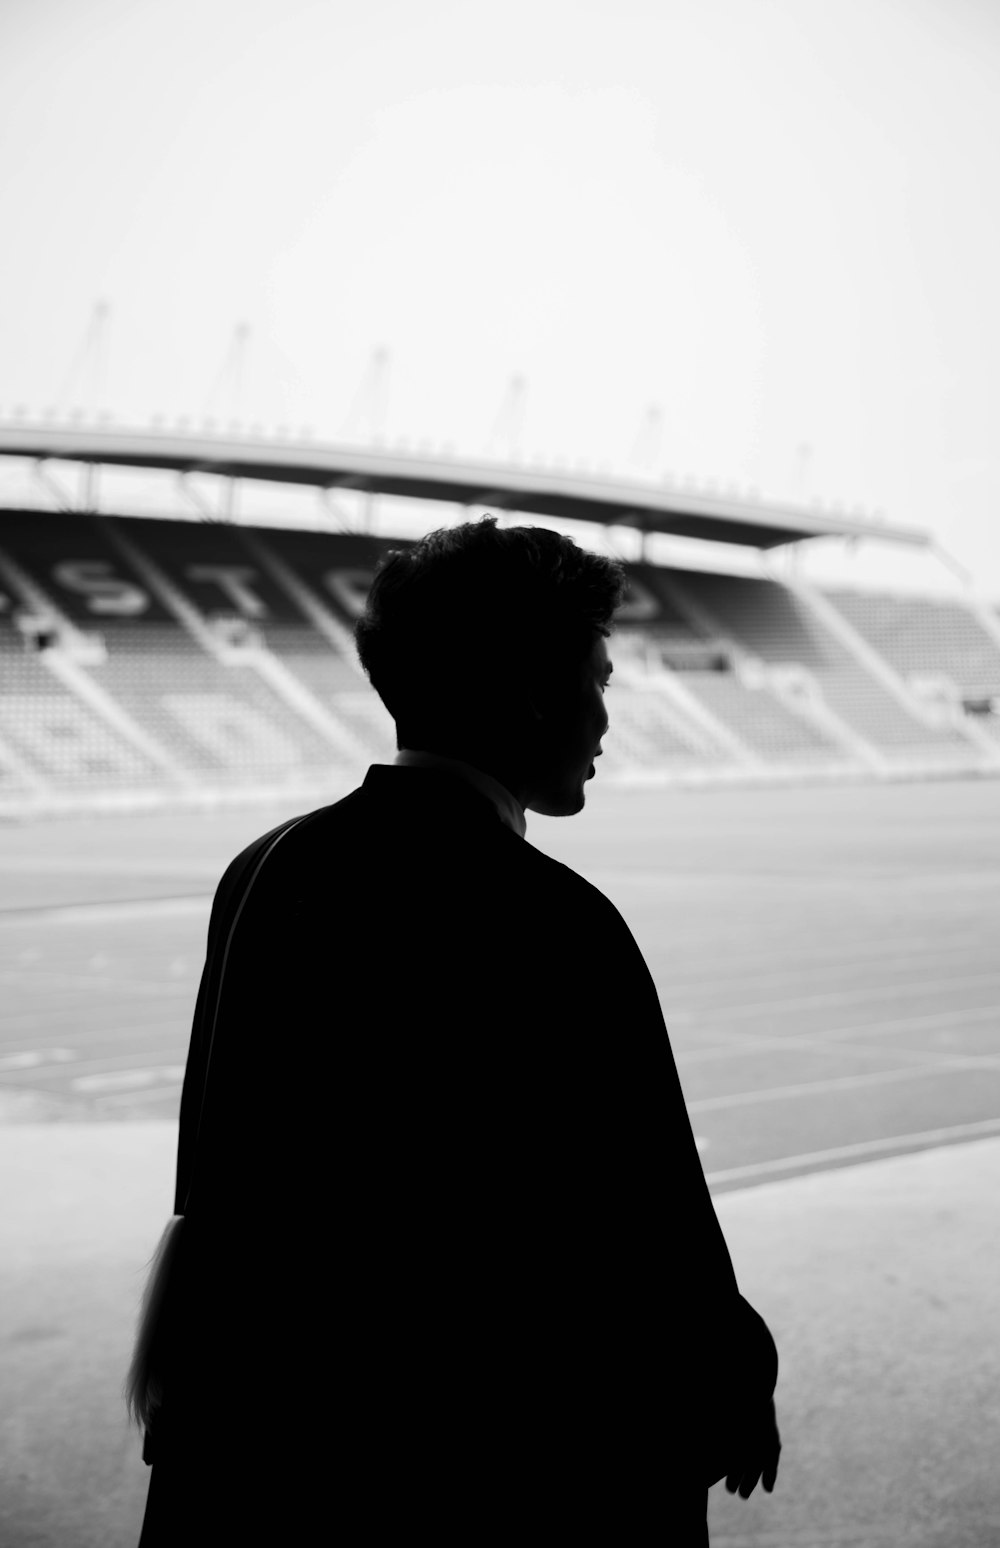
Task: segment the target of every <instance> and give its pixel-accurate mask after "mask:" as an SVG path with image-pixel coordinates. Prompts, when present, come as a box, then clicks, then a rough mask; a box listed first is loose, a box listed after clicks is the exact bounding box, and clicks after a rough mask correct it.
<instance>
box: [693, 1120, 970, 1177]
mask: <svg viewBox="0 0 1000 1548" xmlns="http://www.w3.org/2000/svg"><path fill="white" fill-rule="evenodd" d="M991 1134H1000V1118H984V1119H983V1120H982V1121H981V1122H978V1123H961V1124H957V1125H955V1126H954V1127H953V1128H950V1129H925V1130H924V1131H923V1132H922V1133H920V1134H897V1135H893V1136H890V1137H888V1138H886V1139H877V1140H862V1141H861V1143H860V1144H857V1145H838V1146H837V1147H836V1148H835V1149H833V1150H808V1151H804V1152H803V1153H802V1154H800V1155H797V1156H781V1157H780V1158H779V1159H778V1160H776V1161H755V1162H754V1163H753V1164H752V1165H751V1166H731V1167H727V1168H726V1169H725V1170H723V1171H720V1172H706V1173H705V1180H706V1182H707V1183H709V1184H710V1185H711V1184H712V1183H721V1182H737V1181H745V1180H746V1179H747V1178H749V1177H769V1176H774V1175H775V1174H776V1173H779V1172H789V1171H792V1170H793V1169H794V1168H796V1167H800V1166H808V1165H811V1164H812V1163H814V1162H817V1161H843V1160H846V1159H849V1158H853V1159H858V1160H861V1159H863V1158H864V1157H865V1156H873V1157H874V1156H878V1155H883V1154H884V1153H885V1152H886V1151H887V1150H896V1149H898V1148H899V1147H900V1146H902V1147H903V1148H904V1149H906V1148H908V1147H912V1146H914V1145H921V1146H933V1145H941V1144H944V1143H946V1142H947V1141H948V1140H953V1139H970V1140H971V1139H985V1138H987V1137H988V1136H990V1135H991Z"/></svg>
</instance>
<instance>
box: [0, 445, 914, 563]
mask: <svg viewBox="0 0 1000 1548" xmlns="http://www.w3.org/2000/svg"><path fill="white" fill-rule="evenodd" d="M0 456H4V457H26V458H31V459H32V460H39V459H43V460H44V459H46V458H54V459H59V460H63V461H68V462H84V463H97V464H103V465H106V466H111V467H129V468H159V469H164V470H167V471H171V470H172V471H175V472H178V473H213V474H218V475H220V476H222V477H225V478H239V479H257V480H263V481H265V482H273V483H281V484H303V485H313V486H315V487H317V488H325V489H358V490H363V491H367V492H370V493H372V494H384V495H394V496H397V497H399V498H404V499H410V500H439V501H443V502H447V503H452V504H458V505H465V506H473V505H475V506H492V507H495V508H496V509H498V510H511V511H519V512H524V513H525V514H534V515H539V516H549V517H552V518H554V519H556V520H560V519H561V520H566V521H584V522H595V523H598V524H600V525H601V526H615V527H621V526H628V527H634V528H636V529H637V530H639V531H640V532H662V533H669V534H672V535H674V536H678V537H688V538H698V539H700V540H701V541H703V542H710V543H737V544H742V545H744V546H746V547H750V548H759V549H767V548H777V547H778V546H779V545H781V544H782V543H797V542H801V541H802V540H803V539H805V538H815V537H854V538H872V537H876V538H880V539H882V541H884V542H898V543H903V544H909V545H913V546H917V547H927V546H928V545H929V544H930V543H931V541H932V537H931V534H930V533H927V532H924V531H921V530H919V529H916V528H913V527H890V526H887V525H884V524H883V523H881V522H876V521H872V520H866V519H864V518H853V517H841V516H834V515H828V514H826V513H825V512H823V511H819V510H812V511H807V510H804V509H800V508H797V507H795V506H790V505H780V504H776V503H774V502H772V501H769V500H753V499H746V498H739V497H735V496H729V495H725V496H723V495H717V494H712V493H705V492H695V491H691V490H688V489H683V490H682V489H679V488H677V487H675V486H672V485H670V484H662V485H657V484H653V483H638V482H632V481H629V480H625V479H621V478H606V477H595V476H594V475H592V474H584V473H573V472H565V471H557V470H554V469H546V468H537V467H530V466H524V465H521V464H517V463H499V462H496V463H490V462H472V461H465V460H462V459H461V458H450V457H445V456H440V455H438V456H435V455H427V454H425V453H422V452H421V453H413V452H408V451H401V450H395V451H393V450H384V449H379V448H374V449H373V448H363V447H352V446H332V445H324V444H320V443H316V442H312V441H307V440H299V441H295V440H286V441H277V440H273V441H272V440H264V439H256V440H254V439H249V438H248V439H244V438H241V437H230V438H225V437H219V436H215V435H207V434H190V433H188V432H186V431H180V432H178V431H173V432H171V431H162V430H148V431H147V430H135V429H117V428H112V427H108V426H104V427H96V428H89V429H88V428H82V427H78V426H56V425H51V424H49V425H40V426H32V425H16V424H15V425H11V424H7V425H0Z"/></svg>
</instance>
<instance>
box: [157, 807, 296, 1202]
mask: <svg viewBox="0 0 1000 1548" xmlns="http://www.w3.org/2000/svg"><path fill="white" fill-rule="evenodd" d="M310 815H311V814H310V813H306V815H305V816H302V817H292V818H291V819H290V820H289V821H288V822H286V823H283V824H282V826H281V827H280V828H278V829H277V830H275V831H272V832H270V833H266V834H265V835H264V837H263V838H262V839H260V840H258V842H257V844H256V845H255V846H251V852H250V855H249V858H248V861H247V865H246V867H245V871H244V874H246V873H247V872H248V873H249V874H248V876H247V881H246V885H245V886H244V887H243V889H242V891H241V892H240V893H239V901H238V902H237V905H236V908H235V910H234V912H233V915H232V919H231V920H230V922H229V926H228V928H227V929H226V930H225V931H224V934H223V935H222V936H221V937H220V940H219V941H217V942H216V945H215V949H214V951H213V952H212V956H213V957H218V958H219V970H218V978H217V981H216V987H215V996H214V1005H213V1008H212V1013H211V1025H210V1027H209V1031H208V1043H207V1047H206V1050H205V1056H204V1060H203V1063H202V1071H201V1101H200V1102H199V1104H198V1123H197V1127H196V1129H195V1138H194V1147H193V1154H192V1158H191V1165H190V1170H189V1181H188V1186H187V1190H186V1194H185V1198H184V1201H183V1208H182V1209H181V1210H179V1211H178V1213H180V1214H186V1213H187V1207H188V1200H189V1199H190V1197H191V1188H192V1186H193V1183H194V1176H195V1168H196V1162H197V1154H198V1140H199V1138H200V1136H201V1129H202V1123H203V1121H204V1117H205V1097H206V1094H207V1092H208V1074H209V1070H210V1068H211V1063H212V1048H213V1046H214V1043H215V1029H216V1027H217V1025H218V1021H219V1009H220V1007H221V1005H222V987H223V983H224V981H225V976H226V963H227V962H228V960H229V949H230V947H231V946H232V943H233V937H234V935H235V934H236V926H237V925H238V924H239V922H240V916H241V914H242V913H243V909H244V906H245V904H246V901H247V898H248V897H249V896H250V891H251V888H252V887H253V884H254V882H255V881H256V880H257V878H258V876H259V875H260V873H261V871H262V869H263V867H264V863H265V861H266V860H267V858H268V856H269V855H271V854H272V853H273V852H274V850H275V849H276V848H277V846H278V844H280V842H281V840H282V839H283V838H284V837H285V835H286V833H290V832H291V831H292V829H293V828H297V827H298V825H299V823H300V822H305V821H306V819H307V817H308V816H310ZM206 971H207V969H206Z"/></svg>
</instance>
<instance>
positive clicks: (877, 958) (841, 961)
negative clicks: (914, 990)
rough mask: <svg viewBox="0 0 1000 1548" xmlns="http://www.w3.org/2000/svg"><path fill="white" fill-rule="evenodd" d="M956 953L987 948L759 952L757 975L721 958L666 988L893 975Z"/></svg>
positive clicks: (680, 989) (976, 952)
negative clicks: (849, 953)
mask: <svg viewBox="0 0 1000 1548" xmlns="http://www.w3.org/2000/svg"><path fill="white" fill-rule="evenodd" d="M956 950H957V951H958V952H959V953H961V954H964V955H967V956H968V955H973V954H974V955H975V956H976V957H977V958H980V959H981V958H982V956H983V954H984V952H985V951H986V950H987V948H986V947H985V946H984V945H982V944H972V945H968V946H961V947H957V948H955V947H952V948H951V950H950V951H948V950H947V949H942V948H940V947H936V946H933V945H931V944H930V943H928V945H927V946H926V947H924V949H923V950H915V951H912V952H909V951H908V952H894V951H891V950H890V951H886V950H881V951H879V952H878V953H875V952H872V953H867V952H866V953H863V954H862V955H860V956H858V957H853V958H852V957H844V958H830V959H826V958H824V959H823V961H822V962H808V961H803V960H801V959H800V958H796V957H787V958H786V957H784V956H783V957H782V958H781V959H780V960H776V961H775V962H774V963H773V964H772V963H771V962H770V961H769V960H768V959H767V958H765V957H764V956H763V954H762V953H761V954H759V955H758V956H757V957H756V958H754V959H753V960H754V962H756V963H758V964H759V965H760V967H761V968H762V969H763V971H762V972H759V973H752V972H745V971H740V972H735V973H733V972H729V971H728V969H729V967H730V966H731V965H732V964H731V959H730V958H729V957H728V956H727V957H725V958H724V959H723V961H724V970H723V971H721V972H720V967H719V963H718V962H716V963H715V964H714V966H712V967H709V966H708V964H706V972H705V975H704V977H699V978H691V979H686V978H683V977H675V976H674V975H673V974H671V976H670V987H671V990H672V991H676V992H677V993H679V994H689V993H697V992H698V991H699V990H701V989H728V988H730V987H736V986H737V985H740V984H761V983H766V982H768V981H769V980H777V982H779V983H781V982H783V981H785V980H786V979H789V978H801V977H809V976H815V974H817V973H819V972H826V971H829V972H835V971H837V972H844V971H850V970H852V969H855V968H859V967H866V968H867V967H878V968H885V970H886V971H887V972H896V971H898V970H899V969H900V968H901V967H904V966H906V965H907V964H908V963H911V962H917V963H919V964H920V965H921V966H926V965H927V962H928V959H929V958H930V959H932V960H934V961H936V962H938V963H940V964H941V965H945V959H946V957H948V956H951V955H954V953H955V952H956ZM748 966H749V963H748Z"/></svg>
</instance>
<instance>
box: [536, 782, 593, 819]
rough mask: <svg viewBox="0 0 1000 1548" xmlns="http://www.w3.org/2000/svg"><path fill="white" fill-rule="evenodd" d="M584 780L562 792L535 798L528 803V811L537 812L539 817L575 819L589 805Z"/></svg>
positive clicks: (553, 792) (552, 792)
mask: <svg viewBox="0 0 1000 1548" xmlns="http://www.w3.org/2000/svg"><path fill="white" fill-rule="evenodd" d="M584 778H585V776H584V777H581V778H580V779H579V780H577V782H576V784H575V785H571V786H565V787H564V788H563V789H562V790H559V791H555V790H553V791H550V792H548V794H546V795H539V796H534V797H533V798H532V799H531V800H530V801H529V802H528V811H529V812H537V813H538V815H539V817H575V816H576V814H577V812H582V811H583V808H584V807H585V806H586V804H587V792H586V790H585V789H584Z"/></svg>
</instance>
